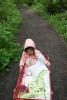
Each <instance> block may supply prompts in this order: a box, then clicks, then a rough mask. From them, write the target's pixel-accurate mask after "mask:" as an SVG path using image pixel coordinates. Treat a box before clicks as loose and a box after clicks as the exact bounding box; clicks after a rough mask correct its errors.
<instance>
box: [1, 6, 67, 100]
mask: <svg viewBox="0 0 67 100" xmlns="http://www.w3.org/2000/svg"><path fill="white" fill-rule="evenodd" d="M18 9H19V10H20V12H21V15H22V18H23V23H22V25H21V27H20V33H19V34H18V35H17V40H16V42H18V43H19V44H20V45H21V46H22V45H23V44H24V42H25V39H27V38H32V39H33V40H34V41H35V43H36V47H37V49H38V50H40V51H41V52H42V53H43V54H47V55H49V57H50V62H51V73H52V74H51V83H52V84H51V86H52V90H53V100H67V95H66V93H67V91H66V88H67V80H66V77H67V57H66V54H67V46H66V45H65V44H64V40H63V39H62V38H61V37H60V36H59V35H58V34H57V33H56V31H55V30H54V29H53V27H52V26H51V25H50V24H48V22H47V21H46V20H43V19H42V18H41V17H40V15H39V14H37V13H36V12H34V11H33V10H31V9H28V8H22V7H19V8H18ZM18 65H19V61H18V62H17V63H13V62H10V67H11V69H10V72H8V73H6V74H5V75H4V76H2V77H0V100H13V99H12V97H13V89H14V88H15V86H16V82H17V79H18V75H19V67H18Z"/></svg>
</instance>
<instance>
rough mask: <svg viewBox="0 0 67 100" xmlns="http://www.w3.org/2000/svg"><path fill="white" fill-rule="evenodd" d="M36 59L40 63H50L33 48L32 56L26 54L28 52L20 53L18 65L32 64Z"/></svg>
mask: <svg viewBox="0 0 67 100" xmlns="http://www.w3.org/2000/svg"><path fill="white" fill-rule="evenodd" d="M37 60H39V61H40V62H41V63H43V64H45V65H47V66H48V65H50V63H49V62H48V61H47V60H46V59H45V57H44V56H43V55H42V53H41V52H40V51H39V50H35V54H34V55H33V56H28V54H27V53H26V52H25V51H24V52H23V53H22V57H21V60H20V64H19V66H25V65H27V66H32V65H33V64H35V63H36V62H37Z"/></svg>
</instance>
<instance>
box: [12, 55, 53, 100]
mask: <svg viewBox="0 0 67 100" xmlns="http://www.w3.org/2000/svg"><path fill="white" fill-rule="evenodd" d="M44 57H45V58H46V59H47V60H48V61H49V56H48V55H45V54H44ZM48 70H49V76H48V79H49V84H48V87H49V95H50V99H49V100H52V94H53V92H52V90H51V72H50V66H48ZM23 74H24V72H23V71H21V72H20V73H19V77H18V81H17V84H16V88H15V89H14V94H13V100H48V99H45V98H32V97H31V98H21V97H20V89H19V86H20V83H21V81H22V77H23Z"/></svg>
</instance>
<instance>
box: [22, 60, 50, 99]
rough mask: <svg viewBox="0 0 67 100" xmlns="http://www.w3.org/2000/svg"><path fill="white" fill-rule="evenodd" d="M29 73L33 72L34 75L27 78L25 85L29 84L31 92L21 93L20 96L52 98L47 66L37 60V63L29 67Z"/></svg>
mask: <svg viewBox="0 0 67 100" xmlns="http://www.w3.org/2000/svg"><path fill="white" fill-rule="evenodd" d="M28 73H29V74H30V73H32V76H27V77H26V78H25V85H26V86H28V85H29V93H24V94H23V93H20V98H36V99H46V100H50V82H49V71H48V69H47V67H46V66H45V65H44V64H42V63H40V62H39V61H37V63H36V64H35V65H33V66H30V67H29V69H28Z"/></svg>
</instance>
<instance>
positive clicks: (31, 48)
mask: <svg viewBox="0 0 67 100" xmlns="http://www.w3.org/2000/svg"><path fill="white" fill-rule="evenodd" d="M29 49H30V50H32V51H34V48H33V47H27V48H26V49H25V52H27V50H29Z"/></svg>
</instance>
